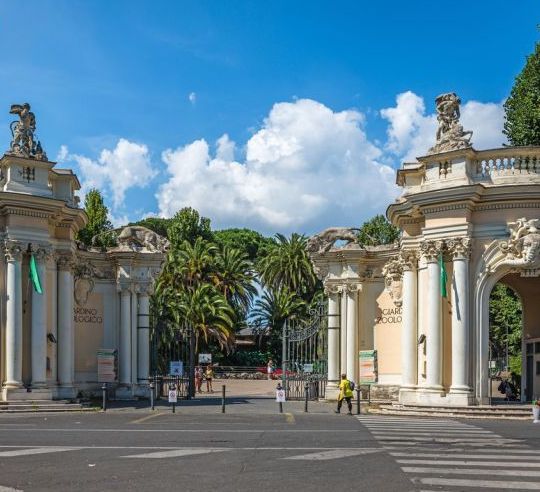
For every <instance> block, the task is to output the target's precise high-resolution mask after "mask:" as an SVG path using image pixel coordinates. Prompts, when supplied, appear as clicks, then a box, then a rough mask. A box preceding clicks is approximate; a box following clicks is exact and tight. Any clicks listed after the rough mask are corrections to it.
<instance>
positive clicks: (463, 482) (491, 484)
mask: <svg viewBox="0 0 540 492" xmlns="http://www.w3.org/2000/svg"><path fill="white" fill-rule="evenodd" d="M418 481H419V482H420V483H422V484H423V485H443V486H450V487H478V488H490V489H493V490H497V489H518V490H540V482H504V481H502V480H471V479H469V478H462V479H459V478H420V479H419V480H418Z"/></svg>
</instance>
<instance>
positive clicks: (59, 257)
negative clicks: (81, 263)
mask: <svg viewBox="0 0 540 492" xmlns="http://www.w3.org/2000/svg"><path fill="white" fill-rule="evenodd" d="M55 257H56V264H57V266H58V270H61V271H64V272H66V271H70V272H71V271H73V268H74V266H75V262H74V258H73V254H72V253H71V252H68V251H56V252H55Z"/></svg>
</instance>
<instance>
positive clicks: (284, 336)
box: [280, 320, 288, 406]
mask: <svg viewBox="0 0 540 492" xmlns="http://www.w3.org/2000/svg"><path fill="white" fill-rule="evenodd" d="M281 338H282V343H281V372H282V374H281V385H282V386H283V389H285V393H286V392H287V362H288V361H287V320H285V321H284V322H283V327H282V334H281ZM280 406H281V404H280Z"/></svg>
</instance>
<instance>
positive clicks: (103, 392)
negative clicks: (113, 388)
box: [101, 383, 107, 411]
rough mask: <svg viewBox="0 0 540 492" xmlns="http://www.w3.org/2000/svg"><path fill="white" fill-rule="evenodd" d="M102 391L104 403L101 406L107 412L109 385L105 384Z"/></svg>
mask: <svg viewBox="0 0 540 492" xmlns="http://www.w3.org/2000/svg"><path fill="white" fill-rule="evenodd" d="M101 391H102V397H103V403H102V405H101V408H102V410H103V411H105V410H107V383H103V386H102V387H101Z"/></svg>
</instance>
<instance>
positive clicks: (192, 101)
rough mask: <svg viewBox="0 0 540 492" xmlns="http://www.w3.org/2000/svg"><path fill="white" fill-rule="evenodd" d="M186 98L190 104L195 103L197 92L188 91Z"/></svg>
mask: <svg viewBox="0 0 540 492" xmlns="http://www.w3.org/2000/svg"><path fill="white" fill-rule="evenodd" d="M188 99H189V102H190V103H191V104H195V103H196V102H197V94H196V93H195V92H190V93H189V96H188Z"/></svg>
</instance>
